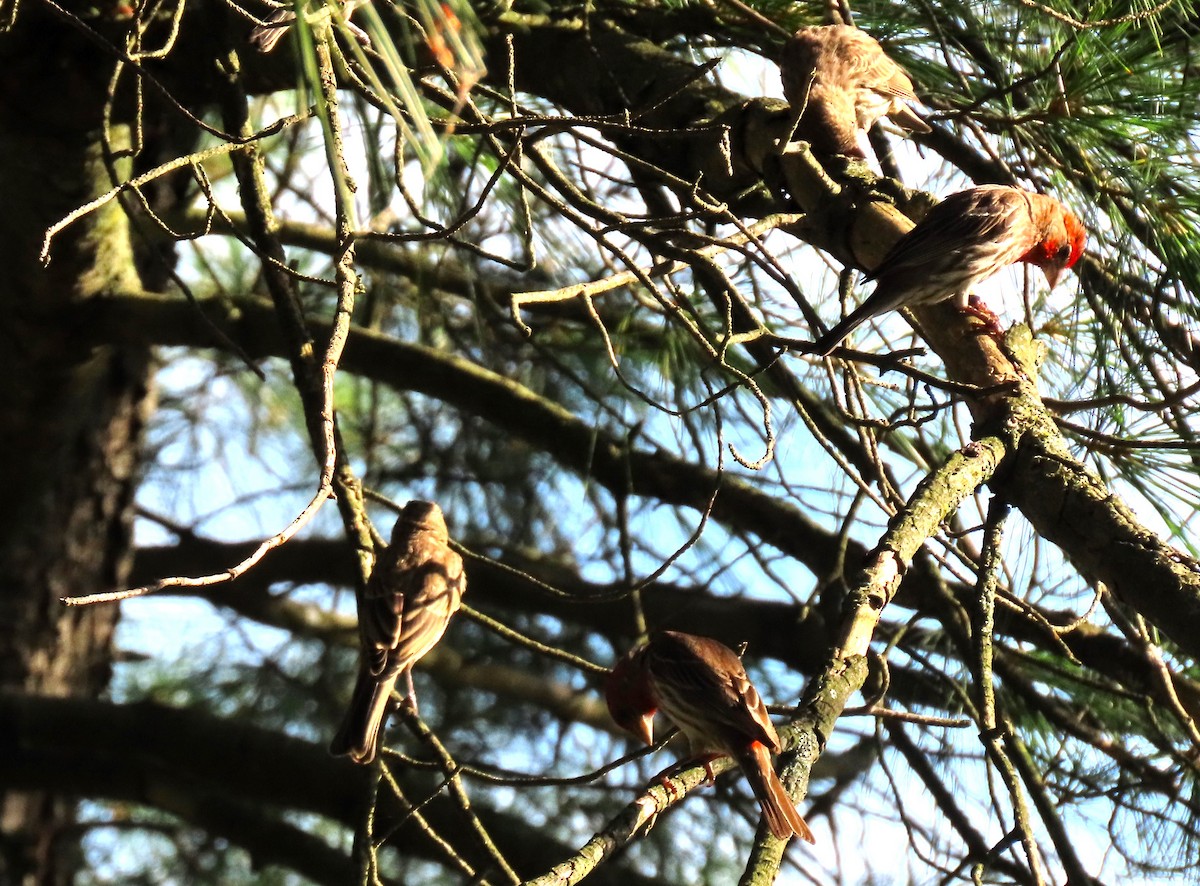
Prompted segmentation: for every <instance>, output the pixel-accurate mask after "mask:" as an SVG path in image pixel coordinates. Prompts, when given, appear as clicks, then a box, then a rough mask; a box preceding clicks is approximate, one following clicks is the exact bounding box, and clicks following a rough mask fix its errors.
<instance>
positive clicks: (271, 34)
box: [250, 0, 371, 52]
mask: <svg viewBox="0 0 1200 886" xmlns="http://www.w3.org/2000/svg"><path fill="white" fill-rule="evenodd" d="M370 2H371V0H322V2H319V3H318V4H317V7H316V9H315V10H314V11H313V12H310V13H308V15H307V18H306V20H307V21H308V23H309V26H310V27H312V28H316V27H317V26H318V25H320V24H322V23H324V22H325V21H328V20H329V19H330V18H332V17H333V11H332V8H331V5H330V4H332V3H340V5H341V7H342V19H343V20H344V21H345V23H346V28H347V29H348V30H349V31H350V33H351V34H353V35H354V39H355V40H357V41H358V42H359V43H361V44H362V45H363V46H370V45H371V38H370V37H368V36H367V32H366V31H364V30H363V29H362V28H360V27H358V26H357V25H355V24H353V23H352V22H351V21H350V16H352V15H354V10H356V9H358V7H360V6H363V5H365V4H367V3H370ZM295 20H296V10H295V8H293V6H292V4H291V3H290V2H289V3H287V5H285V6H280V7H279V8H278V9H276V10H275V11H274V12H273V13H271V15H270V16H268V18H267V19H266V21H265V23H263V24H261V25H255V26H254V28H253V30H251V31H250V45H251V46H253V47H254V48H255V49H257V50H258V51H259V52H270V51H271V50H272V49H274V48H275V44H276V43H278V42H279V41H280V40H281V39H282V38H283V35H284V34H286V33H287V32H288V31H289V30H290V29H291V26H292V22H294V21H295Z"/></svg>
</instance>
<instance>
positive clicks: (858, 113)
mask: <svg viewBox="0 0 1200 886" xmlns="http://www.w3.org/2000/svg"><path fill="white" fill-rule="evenodd" d="M779 72H780V76H781V77H782V79H783V94H784V96H785V97H786V98H787V100H788V104H790V105H791V106H792V113H793V115H794V116H795V117H796V118H797V120H798V123H797V126H796V135H797V136H798V137H799V138H801V139H803V140H804V141H807V142H808V143H809V144H810V145H811V146H812V148H813V150H814V151H816V152H818V153H825V154H846V155H848V156H851V157H858V158H860V159H865V156H866V155H865V154H864V153H863V150H862V148H861V147H859V144H858V132H859V130H862V131H863V132H866V131H867V130H869V129H870V128H871V127H872V126H874V125H875V122H876V121H877V120H878V119H879V118H880V117H884V116H886V117H889V118H890V119H891V120H892V121H893V122H894V123H895V124H896V125H897V126H900V127H901V128H902V129H907V130H910V131H915V132H928V131H929V126H928V125H926V123H925V121H924V120H922V119H921V118H920V117H918V116H917V115H916V114H915V113H914V112H913V110H912V109H911V108H910V107H909V103H910V102H915V101H917V96H916V93H914V92H913V84H912V81H911V80H910V79H908V74H906V73H904V69H903V68H901V67H900V66H899V65H898V64H896V63H895V62H894V61H892V60H891V59H890V58H888V57H887V55H885V54H884V51H883V47H881V46H880V45H879V44H878V43H876V42H875V39H874V38H873V37H871V36H870V35H869V34H867V33H866V32H865V31H860V30H859V29H858V28H854V27H851V26H850V25H820V26H813V27H808V28H801V29H800V30H799V31H797V32H796V33H795V34H793V35H792V37H791V39H789V40H788V42H787V43H786V44H785V45H784V47H783V56H782V58H781V59H780V62H779Z"/></svg>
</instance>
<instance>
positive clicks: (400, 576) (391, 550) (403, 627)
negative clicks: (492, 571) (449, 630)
mask: <svg viewBox="0 0 1200 886" xmlns="http://www.w3.org/2000/svg"><path fill="white" fill-rule="evenodd" d="M449 542H450V536H449V535H448V533H447V532H446V520H445V518H444V517H443V516H442V509H441V508H439V507H438V506H437V505H436V504H434V503H433V502H431V501H410V502H409V503H408V504H407V505H405V506H404V510H403V511H401V512H400V517H399V519H397V520H396V525H395V526H394V527H393V528H392V540H391V543H390V544H389V545H388V547H387V549H386V550H385V551H384V552H383V553H382V554H381V555H380V556H379V558H378V560H377V561H376V563H375V570H374V571H373V572H372V573H371V578H370V579H369V580H368V581H367V587H366V590H365V591H364V592H363V594H362V596H361V598H360V599H359V601H358V633H359V641H360V644H361V645H360V649H359V665H358V679H357V680H356V681H355V683H354V694H353V695H352V696H351V699H350V709H349V710H348V711H346V717H345V719H344V720H343V721H342V725H341V728H340V729H338V731H337V735H335V736H334V737H333V741H332V742H331V743H330V745H329V751H330V753H332V754H349V755H350V757H351V758H352V759H353V760H354V762H355V763H370V762H371V761H372V760H374V759H375V753H376V750H377V747H378V744H379V730H380V727H381V726H382V725H383V720H384V717H385V716H386V714H387V711H388V704H389V702H390V701H391V695H392V689H393V688H394V687H395V685H396V680H397V679H399V677H400V675H401V674H404V675H405V678H406V680H407V681H408V695H407V698H406V701H407V702H408V703H410V704H412V705H413V707H414V708H415V707H416V696H415V695H414V694H413V688H412V666H413V665H414V664H415V663H416V662H417V660H418V659H419V658H421V656H423V655H425V653H427V652H428V651H429V650H430V649H432V648H433V647H434V646H435V645H436V644H437V642H438V640H440V639H442V634H443V633H445V631H446V625H447V624H448V623H449V621H450V616H452V615H454V613H455V612H457V611H458V605H459V602H460V601H461V599H462V594H463V590H464V589H465V588H466V584H467V579H466V576H465V575H464V574H463V563H462V557H460V556H459V555H458V554H456V553H454V551H452V550H450V545H449Z"/></svg>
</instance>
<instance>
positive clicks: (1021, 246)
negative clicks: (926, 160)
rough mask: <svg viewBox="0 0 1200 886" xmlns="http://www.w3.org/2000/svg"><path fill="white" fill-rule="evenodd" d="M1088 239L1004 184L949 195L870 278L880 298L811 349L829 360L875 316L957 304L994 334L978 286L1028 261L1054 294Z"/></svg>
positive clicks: (1055, 208) (1037, 197)
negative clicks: (974, 295)
mask: <svg viewBox="0 0 1200 886" xmlns="http://www.w3.org/2000/svg"><path fill="white" fill-rule="evenodd" d="M1086 238H1087V235H1086V234H1085V232H1084V229H1083V225H1082V224H1081V223H1080V221H1079V219H1078V218H1076V217H1075V215H1074V214H1073V213H1072V212H1071V211H1070V210H1069V209H1067V208H1066V207H1065V206H1063V205H1062V204H1061V203H1059V202H1058V201H1057V200H1055V199H1054V198H1053V197H1048V196H1046V195H1045V194H1036V193H1034V192H1032V191H1026V190H1022V189H1021V188H1013V187H1008V186H1006V185H983V186H980V187H977V188H969V189H968V190H965V191H959V192H958V193H957V194H951V195H950V196H949V197H947V198H946V199H945V200H943V201H942V202H941V203H939V204H938V205H937V206H935V207H933V209H931V210H930V211H929V213H928V214H927V215H926V216H925V217H924V218H923V219H921V221H920V222H918V223H917V225H916V227H914V228H913V229H912V230H911V231H909V232H908V233H907V234H905V235H904V236H903V237H901V238H900V239H899V240H898V241H896V243H895V245H894V246H892V248H891V249H890V250H888V252H887V254H886V255H884V257H883V259H882V260H881V261H880V262H879V264H878V266H876V268H875V269H874V270H873V271H871V272H870V273H869V274H867V276H866V279H867V280H874V281H875V283H876V286H875V291H874V292H873V293H871V295H870V297H868V298H867V300H866V301H864V302H863V303H862V304H861V305H859V306H858V307H857V308H855V309H854V310H853V311H852V312H851V313H850V314H849V315H848V316H847V317H846V318H845V319H844V320H842V321H841V322H840V323H838V324H837V325H836V326H834V327H833V328H832V329H830V330H829V331H828V332H827V333H825V334H824V335H822V336H821V337H820V338H818V339H817V341H816V342H815V343H814V346H813V350H814V351H815V352H816V353H818V354H820V355H822V356H829V354H831V353H832V352H833V350H834V349H835V348H837V346H838V345H840V344H841V343H842V341H843V340H844V339H845V338H846V336H848V335H849V334H850V333H851V332H853V331H854V330H855V329H857V328H858V327H859V326H860V325H862V324H863V323H865V322H866V321H867V320H870V319H871V318H872V317H878V316H879V315H880V314H886V313H887V312H888V311H897V310H899V309H900V308H911V307H916V306H918V305H929V304H933V303H935V302H940V301H945V300H947V299H951V298H958V299H959V300H960V301H961V303H962V305H963V307H964V309H965V310H966V311H967V312H968V313H972V314H975V315H976V316H980V317H983V318H985V320H986V322H987V324H988V325H989V326H991V327H993V329H994V328H995V324H996V316H995V315H994V314H992V313H991V312H990V311H987V310H986V309H984V308H980V307H974V306H971V305H970V304H969V296H970V291H971V289H972V288H973V287H974V286H975V285H977V284H978V283H981V282H982V281H984V280H986V279H987V278H989V277H991V276H992V275H993V274H995V273H996V272H997V271H1000V270H1001V269H1002V268H1005V267H1007V266H1008V265H1011V264H1014V263H1016V262H1026V263H1028V264H1031V265H1036V266H1037V267H1038V268H1040V269H1041V271H1042V273H1043V274H1044V275H1045V277H1046V282H1048V283H1049V284H1050V287H1051V288H1053V287H1054V286H1055V284H1057V283H1058V280H1059V278H1060V277H1061V276H1062V273H1063V271H1065V270H1067V269H1069V268H1071V267H1073V266H1074V265H1075V263H1076V262H1077V261H1079V257H1080V256H1081V255H1082V254H1083V246H1084V242H1085V240H1086Z"/></svg>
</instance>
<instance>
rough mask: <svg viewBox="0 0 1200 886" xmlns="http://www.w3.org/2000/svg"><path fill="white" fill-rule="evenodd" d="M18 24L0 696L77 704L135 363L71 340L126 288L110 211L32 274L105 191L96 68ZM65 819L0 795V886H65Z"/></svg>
mask: <svg viewBox="0 0 1200 886" xmlns="http://www.w3.org/2000/svg"><path fill="white" fill-rule="evenodd" d="M21 12H22V14H21V15H20V16H19V17H18V21H17V25H16V27H15V29H14V30H12V31H10V32H8V33H7V34H6V35H4V36H3V37H2V38H0V72H2V73H0V157H3V158H4V162H3V163H0V207H3V212H0V243H3V244H4V247H3V253H4V259H5V260H4V261H3V262H0V309H2V311H3V316H4V321H3V323H0V427H4V428H5V441H4V448H5V450H6V452H5V455H4V457H3V458H0V488H3V489H4V490H5V498H6V502H5V504H6V507H5V508H4V511H3V513H2V514H0V575H3V576H4V578H3V582H2V583H0V689H2V690H3V691H5V692H11V693H32V694H39V695H52V696H87V697H94V696H96V695H98V694H99V693H100V692H102V691H103V690H104V689H105V687H106V686H107V684H108V680H109V677H110V673H111V660H112V640H113V631H114V628H115V626H116V622H117V617H118V609H117V607H116V606H98V607H88V608H83V609H67V608H66V607H64V606H62V604H61V603H59V598H60V597H63V596H67V595H76V594H82V593H89V592H95V591H100V590H108V589H112V588H113V587H114V586H117V585H120V584H121V583H122V582H123V579H124V577H125V575H126V574H127V571H128V567H129V563H130V559H131V558H130V555H131V531H130V530H131V524H132V499H133V493H134V489H135V486H134V481H135V479H136V477H137V474H138V471H139V462H140V457H141V453H140V442H141V435H142V430H143V427H144V425H145V419H146V415H147V411H148V408H149V405H150V396H149V391H150V369H151V361H150V359H149V353H148V352H147V351H145V350H124V351H117V350H114V349H111V348H92V347H89V346H86V345H84V344H82V340H81V338H80V336H79V335H78V330H81V329H83V328H84V327H85V326H86V318H87V310H88V305H89V303H90V302H92V301H93V300H94V299H96V298H98V297H101V296H103V294H104V293H105V292H106V291H107V290H109V289H110V288H114V287H118V286H124V287H129V286H130V285H133V286H136V285H137V283H138V277H137V272H136V270H135V268H134V264H133V252H132V247H131V244H130V237H129V228H128V223H127V220H126V218H125V215H124V213H123V212H122V210H121V207H120V205H119V204H118V203H117V202H115V201H114V202H111V203H109V204H107V205H106V206H104V207H102V208H101V209H99V210H97V211H95V212H93V213H91V214H89V215H86V216H84V217H83V218H81V219H80V220H79V221H77V222H75V223H73V224H72V225H71V226H70V227H68V228H67V229H66V230H65V231H64V232H63V233H62V234H60V235H59V236H58V237H56V238H55V240H54V243H53V247H52V250H51V253H50V255H51V259H52V260H51V262H50V264H49V265H48V266H45V265H43V262H42V261H41V260H40V258H39V252H40V251H41V242H40V239H41V237H42V234H43V232H44V231H45V230H46V229H47V228H48V227H49V226H50V225H52V224H53V223H55V222H56V221H58V220H59V219H60V218H62V217H63V216H65V215H67V214H68V213H69V212H71V211H72V210H74V209H75V208H77V207H78V206H80V205H81V204H83V203H85V202H87V201H88V200H90V199H92V198H94V197H95V196H97V195H99V194H102V193H104V192H106V191H108V190H109V189H110V188H111V186H112V185H111V179H110V173H109V168H108V165H107V163H106V160H105V158H106V148H105V145H104V140H103V134H104V130H103V121H102V119H101V118H100V117H99V114H98V110H99V109H100V108H102V107H103V95H102V91H103V90H104V89H105V88H106V87H107V82H106V81H107V72H108V71H111V69H112V62H111V61H107V62H105V61H103V60H102V59H100V58H98V57H97V56H96V54H95V52H94V50H93V48H92V46H91V44H90V43H88V42H87V41H86V40H85V38H84V37H83V36H82V35H81V34H80V33H79V32H78V31H74V30H71V29H68V28H65V27H63V26H62V25H61V24H60V23H59V22H57V21H53V20H47V19H45V18H44V17H43V16H42V15H40V14H38V10H33V9H22V10H21ZM108 136H109V145H108V149H109V150H110V151H115V150H117V149H119V148H120V147H121V145H120V144H119V142H121V141H126V142H127V141H128V132H127V130H124V129H116V128H114V129H110V130H109V133H108ZM119 165H121V166H127V165H128V163H127V161H124V160H122V161H120V163H119ZM0 728H3V727H0ZM73 818H74V804H73V802H72V801H71V800H70V799H69V798H66V797H63V796H61V795H58V796H52V795H49V794H40V793H19V792H15V791H9V790H6V789H5V786H4V785H2V784H0V840H2V842H0V882H5V883H28V884H34V883H36V884H58V883H67V882H70V881H71V880H72V879H73V873H74V871H75V870H76V869H77V867H78V864H77V862H76V860H75V859H73V858H72V855H73V854H74V853H75V852H76V851H77V847H78V841H77V838H76V836H75V835H74V833H73V832H70V831H68V832H64V827H65V826H68V825H70V824H71V823H72V821H73ZM65 834H70V836H65Z"/></svg>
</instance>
